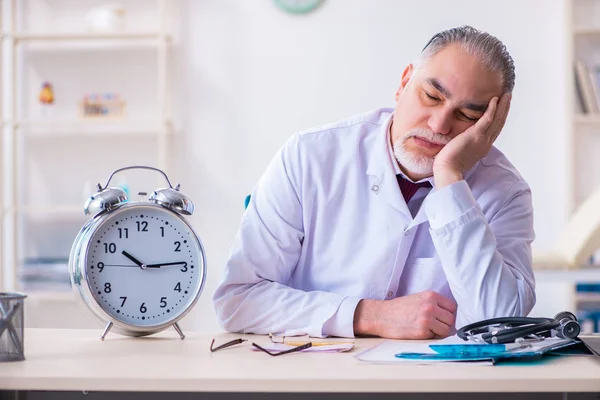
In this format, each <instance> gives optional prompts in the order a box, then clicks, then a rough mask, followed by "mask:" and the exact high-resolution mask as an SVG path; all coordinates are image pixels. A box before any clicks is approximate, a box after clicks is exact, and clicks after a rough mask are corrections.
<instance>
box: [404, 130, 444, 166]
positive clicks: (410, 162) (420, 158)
mask: <svg viewBox="0 0 600 400" xmlns="http://www.w3.org/2000/svg"><path fill="white" fill-rule="evenodd" d="M415 136H416V137H422V138H424V139H427V140H429V141H430V142H433V143H441V144H444V145H446V144H448V142H449V141H450V138H448V137H447V136H444V135H440V134H435V133H433V132H432V131H430V130H428V129H420V128H416V129H411V130H410V131H409V132H407V133H406V135H404V137H403V138H402V139H400V140H398V141H396V142H395V143H394V155H395V156H396V160H398V162H399V163H400V165H402V166H403V167H404V168H406V169H407V170H408V172H411V173H413V174H415V175H422V176H431V175H433V162H434V161H435V157H427V156H424V155H421V154H415V153H413V152H410V151H408V149H407V148H406V141H407V140H408V139H409V138H411V137H415Z"/></svg>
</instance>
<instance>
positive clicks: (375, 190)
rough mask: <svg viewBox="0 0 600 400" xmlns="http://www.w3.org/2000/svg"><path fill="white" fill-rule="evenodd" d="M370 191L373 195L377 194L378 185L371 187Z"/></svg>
mask: <svg viewBox="0 0 600 400" xmlns="http://www.w3.org/2000/svg"><path fill="white" fill-rule="evenodd" d="M371 190H372V191H374V192H375V193H377V192H379V185H373V186H371Z"/></svg>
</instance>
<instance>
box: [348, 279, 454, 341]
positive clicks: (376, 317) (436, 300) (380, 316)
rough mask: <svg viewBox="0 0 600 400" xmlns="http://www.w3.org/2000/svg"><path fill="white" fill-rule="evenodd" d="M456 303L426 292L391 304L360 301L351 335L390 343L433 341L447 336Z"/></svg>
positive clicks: (379, 301)
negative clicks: (385, 340)
mask: <svg viewBox="0 0 600 400" xmlns="http://www.w3.org/2000/svg"><path fill="white" fill-rule="evenodd" d="M455 319H456V303H454V301H452V300H450V299H448V298H446V297H444V296H442V295H440V294H438V293H435V292H431V291H427V292H421V293H415V294H411V295H409V296H404V297H398V298H396V299H393V300H366V299H365V300H361V301H360V302H359V303H358V306H357V307H356V311H355V312H354V334H355V335H375V336H380V337H384V338H389V339H432V338H434V337H446V336H448V335H449V334H450V332H451V330H452V327H453V326H454V321H455Z"/></svg>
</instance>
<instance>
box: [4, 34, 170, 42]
mask: <svg viewBox="0 0 600 400" xmlns="http://www.w3.org/2000/svg"><path fill="white" fill-rule="evenodd" d="M5 36H6V37H8V38H14V39H15V40H17V41H22V42H25V41H27V42H31V41H80V40H84V41H95V40H159V39H162V38H164V39H167V40H168V39H170V36H169V35H164V36H163V35H162V34H161V33H160V32H123V33H91V32H90V33H85V32H81V33H50V32H47V33H41V32H40V33H16V34H14V35H10V34H9V35H5Z"/></svg>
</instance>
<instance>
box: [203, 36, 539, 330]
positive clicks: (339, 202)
mask: <svg viewBox="0 0 600 400" xmlns="http://www.w3.org/2000/svg"><path fill="white" fill-rule="evenodd" d="M514 82H515V73H514V64H513V60H512V58H511V56H510V55H509V53H508V52H507V50H506V47H505V46H504V45H503V44H502V42H500V41H499V40H498V39H497V38H495V37H493V36H491V35H490V34H488V33H485V32H481V31H478V30H476V29H474V28H472V27H469V26H463V27H459V28H454V29H450V30H447V31H443V32H440V33H438V34H436V35H435V36H434V37H433V38H432V39H431V40H430V41H429V43H428V44H427V45H426V46H425V48H424V49H423V52H422V54H421V56H420V58H419V59H418V61H417V62H416V63H415V65H412V64H410V65H408V66H407V67H406V69H405V70H404V72H403V74H402V81H401V83H400V87H399V88H398V90H397V91H396V94H395V99H396V104H395V107H394V109H379V110H375V111H372V112H369V113H366V114H363V115H359V116H355V117H353V118H350V119H347V120H345V121H341V122H337V123H334V124H331V125H327V126H324V127H320V128H316V129H311V130H308V131H305V132H300V133H298V134H295V135H293V136H292V137H291V138H290V139H289V140H288V141H287V143H286V144H285V145H284V146H283V147H282V148H281V150H280V151H279V152H278V153H277V155H276V156H275V158H274V159H273V160H272V162H271V163H270V165H269V167H268V168H267V170H266V172H265V173H264V175H263V176H262V178H261V179H260V181H259V182H258V184H257V185H256V187H255V189H254V191H253V192H252V200H251V202H250V204H249V206H248V209H247V211H246V212H245V214H244V216H243V219H242V223H241V227H240V230H239V233H238V235H237V237H236V240H235V243H234V245H233V248H232V251H231V255H230V258H229V261H228V262H227V265H226V268H225V277H224V280H223V281H222V283H221V284H220V286H219V288H218V289H217V291H216V293H215V294H214V305H215V309H216V312H217V316H218V318H219V320H220V322H221V324H222V325H223V327H224V328H225V329H227V330H229V331H238V332H253V333H269V332H273V333H284V334H287V335H293V334H309V335H312V336H323V335H332V336H344V337H353V336H356V335H376V336H381V337H387V338H398V339H427V338H433V337H444V336H447V335H449V334H451V333H453V332H454V330H455V329H456V327H460V326H463V325H464V324H467V323H472V322H475V321H478V320H481V319H486V318H491V317H500V316H524V315H527V314H528V313H529V311H530V310H531V309H532V307H533V305H534V303H535V292H534V285H535V283H534V276H533V272H532V269H531V242H532V241H533V239H534V232H533V209H532V202H531V192H530V189H529V186H528V185H527V183H526V182H525V181H524V180H523V178H522V177H521V176H520V175H519V173H518V172H517V171H516V169H515V168H514V167H513V166H512V165H511V164H510V162H509V161H508V160H507V159H506V157H505V156H504V155H503V154H502V153H501V152H500V151H499V150H498V149H496V148H495V147H493V146H492V144H493V143H494V141H495V140H496V138H497V137H498V135H499V134H500V131H501V130H502V128H503V126H504V123H505V121H506V117H507V115H508V111H509V107H510V101H511V93H512V90H513V87H514Z"/></svg>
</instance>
